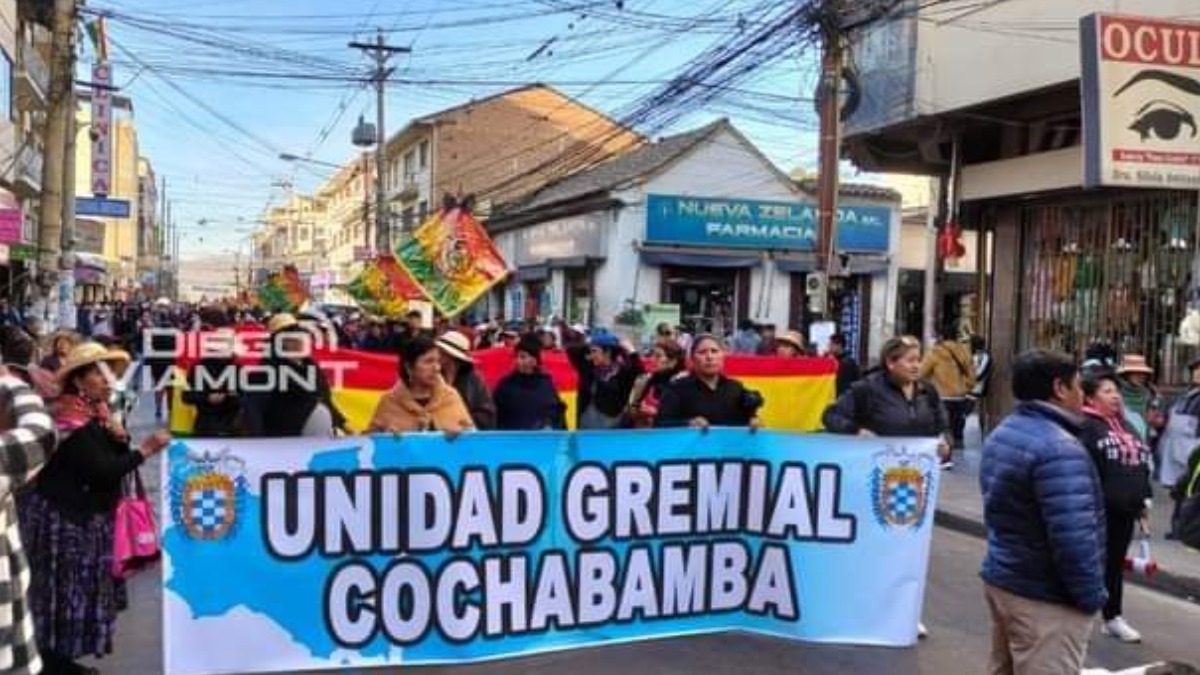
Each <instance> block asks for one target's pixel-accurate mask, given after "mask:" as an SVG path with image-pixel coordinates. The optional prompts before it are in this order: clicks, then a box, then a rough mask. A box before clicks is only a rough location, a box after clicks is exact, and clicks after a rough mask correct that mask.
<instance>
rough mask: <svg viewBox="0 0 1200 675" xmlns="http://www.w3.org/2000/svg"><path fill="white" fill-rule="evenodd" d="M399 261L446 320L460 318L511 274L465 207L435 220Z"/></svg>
mask: <svg viewBox="0 0 1200 675" xmlns="http://www.w3.org/2000/svg"><path fill="white" fill-rule="evenodd" d="M396 257H397V259H398V260H399V261H400V264H401V265H402V266H403V267H404V269H406V270H407V271H408V273H409V274H410V275H411V276H412V278H413V281H415V282H416V283H417V286H419V287H420V288H421V291H422V292H424V294H425V296H426V297H427V298H429V300H430V302H432V303H433V305H434V307H436V308H437V310H438V311H439V312H441V313H442V314H443V315H445V316H456V315H457V314H459V313H460V312H462V311H463V310H464V309H466V308H467V307H469V306H470V305H471V303H473V302H475V300H477V299H478V298H479V296H481V295H483V294H484V293H486V292H487V291H488V289H490V288H491V287H492V286H495V285H496V284H498V283H500V281H502V280H503V279H504V277H505V276H506V275H507V274H508V266H507V265H506V264H505V263H504V258H503V257H501V255H500V251H498V250H497V249H496V245H495V243H493V242H492V239H491V237H488V235H487V232H485V231H484V229H483V226H482V225H480V224H479V221H477V220H475V217H474V216H472V215H471V212H470V210H469V209H466V208H463V207H462V206H454V207H452V208H446V209H442V210H441V211H439V212H437V213H435V214H433V215H432V216H431V217H430V218H429V220H427V221H425V223H424V224H423V225H421V227H419V228H417V231H416V232H414V233H413V236H412V237H409V238H408V239H406V240H405V241H404V242H403V243H402V244H400V246H398V247H397V249H396Z"/></svg>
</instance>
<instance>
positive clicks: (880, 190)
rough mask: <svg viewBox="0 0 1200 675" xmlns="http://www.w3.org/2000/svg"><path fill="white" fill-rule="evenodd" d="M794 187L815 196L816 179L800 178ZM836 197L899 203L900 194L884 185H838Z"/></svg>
mask: <svg viewBox="0 0 1200 675" xmlns="http://www.w3.org/2000/svg"><path fill="white" fill-rule="evenodd" d="M796 186H797V187H799V188H800V189H801V190H803V191H804V192H807V193H808V194H810V195H814V196H815V195H816V194H817V179H816V178H802V179H800V180H797V181H796ZM838 195H839V196H842V197H858V198H860V199H880V200H885V199H886V200H888V201H896V202H898V201H900V193H899V192H897V191H896V190H893V189H892V188H890V187H887V186H884V185H872V184H870V183H839V184H838Z"/></svg>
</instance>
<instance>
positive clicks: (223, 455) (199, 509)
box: [171, 450, 246, 541]
mask: <svg viewBox="0 0 1200 675" xmlns="http://www.w3.org/2000/svg"><path fill="white" fill-rule="evenodd" d="M245 495H246V478H245V462H244V461H243V460H241V459H239V458H237V457H234V456H233V455H232V454H230V452H229V450H222V451H221V452H218V453H210V452H203V453H195V452H193V451H189V452H188V459H187V462H186V463H185V464H184V465H183V466H182V467H181V470H179V471H178V472H177V473H176V474H175V475H173V476H172V477H171V516H172V518H173V519H174V522H175V525H177V526H178V527H181V528H183V531H184V532H186V533H187V536H188V537H189V538H190V539H194V540H198V541H220V540H222V539H225V538H227V537H229V536H230V535H232V534H233V532H234V531H235V530H236V528H237V525H238V514H239V513H240V512H241V511H242V506H243V502H244V500H245Z"/></svg>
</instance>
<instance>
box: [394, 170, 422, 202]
mask: <svg viewBox="0 0 1200 675" xmlns="http://www.w3.org/2000/svg"><path fill="white" fill-rule="evenodd" d="M420 195H421V184H420V183H419V182H418V181H417V174H415V173H406V174H404V180H403V181H402V182H401V183H400V190H399V191H397V192H396V196H395V197H394V199H395V200H396V201H401V202H411V201H413V200H414V199H416V198H417V197H419V196H420Z"/></svg>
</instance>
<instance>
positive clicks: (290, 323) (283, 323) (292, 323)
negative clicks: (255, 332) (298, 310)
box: [267, 312, 300, 333]
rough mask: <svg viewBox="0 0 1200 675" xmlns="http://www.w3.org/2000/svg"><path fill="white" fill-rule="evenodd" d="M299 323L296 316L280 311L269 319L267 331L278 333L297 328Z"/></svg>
mask: <svg viewBox="0 0 1200 675" xmlns="http://www.w3.org/2000/svg"><path fill="white" fill-rule="evenodd" d="M298 325H300V322H299V321H297V320H296V317H295V316H293V315H291V314H288V313H287V312H280V313H279V314H276V315H275V316H273V317H271V319H270V320H269V321H267V332H269V333H278V332H279V331H281V330H287V329H289V328H295V327H296V326H298Z"/></svg>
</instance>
